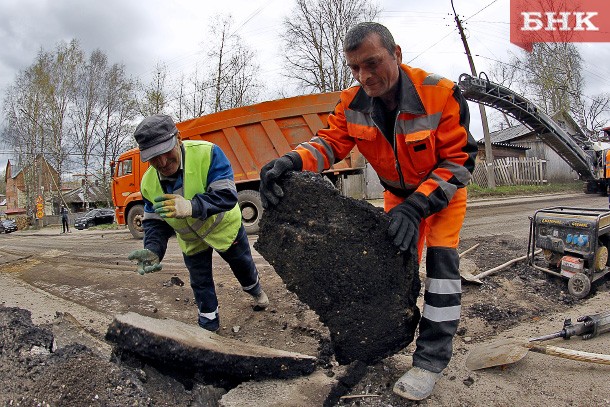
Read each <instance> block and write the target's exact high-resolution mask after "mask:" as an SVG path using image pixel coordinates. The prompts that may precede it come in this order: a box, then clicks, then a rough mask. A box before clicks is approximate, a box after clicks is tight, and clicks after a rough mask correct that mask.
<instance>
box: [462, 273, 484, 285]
mask: <svg viewBox="0 0 610 407" xmlns="http://www.w3.org/2000/svg"><path fill="white" fill-rule="evenodd" d="M460 277H462V278H463V279H464V280H465V281H467V282H469V283H475V284H483V282H482V281H481V280H479V279H478V278H477V276H475V275H474V274H472V273H470V272H468V271H465V270H464V271H462V270H460Z"/></svg>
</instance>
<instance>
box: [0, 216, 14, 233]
mask: <svg viewBox="0 0 610 407" xmlns="http://www.w3.org/2000/svg"><path fill="white" fill-rule="evenodd" d="M0 223H2V227H3V228H4V233H12V232H15V231H17V222H15V220H13V219H5V220H3V221H2V222H0ZM0 233H2V229H0Z"/></svg>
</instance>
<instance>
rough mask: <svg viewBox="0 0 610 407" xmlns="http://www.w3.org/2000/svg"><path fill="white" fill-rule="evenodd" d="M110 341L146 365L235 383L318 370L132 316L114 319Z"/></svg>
mask: <svg viewBox="0 0 610 407" xmlns="http://www.w3.org/2000/svg"><path fill="white" fill-rule="evenodd" d="M106 340H109V341H111V342H113V343H114V344H115V353H118V354H120V353H121V352H117V350H119V351H122V352H129V353H131V354H135V355H137V356H139V357H141V358H143V359H145V360H150V361H152V362H154V363H157V364H162V365H164V366H173V367H176V368H179V369H181V370H184V371H198V370H200V371H203V372H205V374H206V375H210V376H221V377H223V378H228V379H232V380H236V381H244V380H251V379H261V378H282V379H285V378H293V377H298V376H302V375H308V374H310V373H312V372H313V371H314V369H315V365H316V361H317V359H316V358H315V357H313V356H309V355H303V354H299V353H294V352H287V351H283V350H278V349H272V348H267V347H264V346H258V345H252V344H248V343H244V342H240V341H237V340H235V339H230V338H224V337H222V336H220V335H218V334H215V333H212V332H209V331H206V330H205V329H202V328H200V327H199V326H196V325H188V324H185V323H183V322H179V321H175V320H171V319H155V318H150V317H146V316H143V315H139V314H136V313H134V312H128V313H126V314H123V315H117V316H115V318H114V320H113V321H112V323H111V324H110V325H109V326H108V331H107V333H106Z"/></svg>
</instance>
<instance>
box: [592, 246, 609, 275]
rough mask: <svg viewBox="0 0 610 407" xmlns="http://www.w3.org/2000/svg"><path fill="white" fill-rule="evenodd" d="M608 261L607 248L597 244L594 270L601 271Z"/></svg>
mask: <svg viewBox="0 0 610 407" xmlns="http://www.w3.org/2000/svg"><path fill="white" fill-rule="evenodd" d="M607 262H608V248H607V247H606V246H599V247H598V248H597V253H595V271H602V270H603V269H604V268H606V263H607Z"/></svg>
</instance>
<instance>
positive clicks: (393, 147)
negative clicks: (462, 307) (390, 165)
mask: <svg viewBox="0 0 610 407" xmlns="http://www.w3.org/2000/svg"><path fill="white" fill-rule="evenodd" d="M400 113H401V111H400V110H398V109H397V110H396V117H395V118H394V130H393V135H394V145H393V146H392V151H394V168H396V171H397V172H398V179H399V181H400V187H401V188H402V189H404V190H405V191H406V190H407V186H406V185H405V179H404V178H403V176H402V169H401V168H400V162H399V161H398V146H397V144H396V123H397V122H398V116H400ZM371 119H372V120H373V123H375V126H376V127H377V129H378V130H379V131H380V132H381V135H382V136H383V138H386V137H385V136H384V135H383V130H381V127H380V126H379V124H378V123H377V122H376V121H375V115H371Z"/></svg>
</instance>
